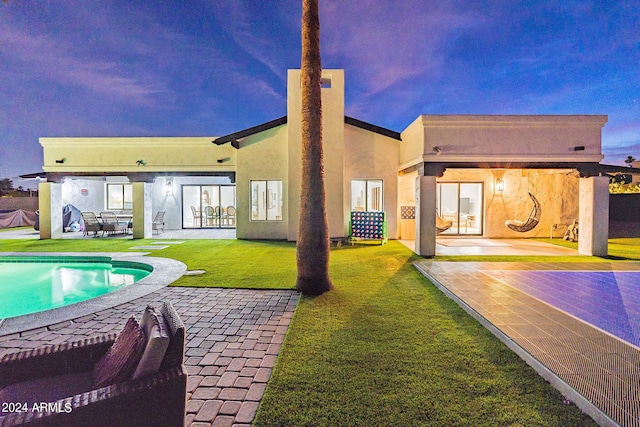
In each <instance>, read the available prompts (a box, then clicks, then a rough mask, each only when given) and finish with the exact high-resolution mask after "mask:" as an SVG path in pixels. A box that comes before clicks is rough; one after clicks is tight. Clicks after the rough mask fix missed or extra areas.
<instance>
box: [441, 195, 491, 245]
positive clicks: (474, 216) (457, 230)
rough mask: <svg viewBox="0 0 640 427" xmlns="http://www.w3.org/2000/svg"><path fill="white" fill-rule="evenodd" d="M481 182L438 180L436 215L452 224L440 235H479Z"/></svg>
mask: <svg viewBox="0 0 640 427" xmlns="http://www.w3.org/2000/svg"><path fill="white" fill-rule="evenodd" d="M483 201H484V183H483V182H439V183H438V184H437V201H436V202H437V206H438V215H439V216H440V217H441V218H442V219H443V220H445V221H451V222H452V223H453V225H452V226H451V228H449V229H448V230H446V231H444V232H443V233H442V234H441V235H471V236H481V235H482V234H483V228H482V226H483V223H484V203H483Z"/></svg>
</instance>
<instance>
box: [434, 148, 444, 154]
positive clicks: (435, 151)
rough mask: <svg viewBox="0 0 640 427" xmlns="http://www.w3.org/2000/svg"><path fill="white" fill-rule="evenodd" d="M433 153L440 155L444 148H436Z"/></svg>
mask: <svg viewBox="0 0 640 427" xmlns="http://www.w3.org/2000/svg"><path fill="white" fill-rule="evenodd" d="M433 152H434V153H436V154H440V153H442V148H440V147H438V146H435V147H433Z"/></svg>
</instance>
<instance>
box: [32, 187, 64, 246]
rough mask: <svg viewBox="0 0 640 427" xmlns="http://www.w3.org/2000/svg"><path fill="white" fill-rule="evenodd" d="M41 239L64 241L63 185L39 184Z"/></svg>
mask: <svg viewBox="0 0 640 427" xmlns="http://www.w3.org/2000/svg"><path fill="white" fill-rule="evenodd" d="M38 211H39V214H40V215H39V217H40V218H39V220H40V239H62V232H63V229H62V184H58V183H55V182H41V183H40V184H38Z"/></svg>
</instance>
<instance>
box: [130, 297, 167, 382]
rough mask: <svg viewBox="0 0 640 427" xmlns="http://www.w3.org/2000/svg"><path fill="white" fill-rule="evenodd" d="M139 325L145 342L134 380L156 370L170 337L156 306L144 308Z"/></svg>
mask: <svg viewBox="0 0 640 427" xmlns="http://www.w3.org/2000/svg"><path fill="white" fill-rule="evenodd" d="M140 327H141V328H142V330H143V331H144V333H145V335H146V337H147V342H146V345H145V348H144V353H142V358H141V359H140V362H139V363H138V366H137V367H136V370H135V372H134V373H133V377H132V378H133V379H134V380H135V379H137V378H141V377H144V376H147V375H151V374H155V373H156V372H158V369H160V364H161V363H162V359H164V355H165V353H166V352H167V347H168V346H169V340H170V339H171V338H170V336H169V329H168V327H167V324H166V323H165V321H164V317H163V316H162V314H161V313H160V311H159V310H158V309H157V308H156V307H153V306H148V307H147V308H146V310H145V311H144V314H143V315H142V321H141V322H140Z"/></svg>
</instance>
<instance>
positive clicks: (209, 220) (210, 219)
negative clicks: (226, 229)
mask: <svg viewBox="0 0 640 427" xmlns="http://www.w3.org/2000/svg"><path fill="white" fill-rule="evenodd" d="M204 218H205V220H206V225H215V223H216V222H217V221H216V220H217V219H218V217H217V216H216V213H215V211H214V209H213V208H212V207H211V206H205V207H204Z"/></svg>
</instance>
